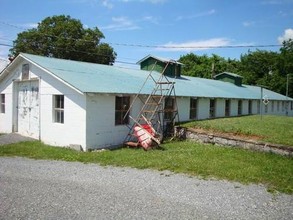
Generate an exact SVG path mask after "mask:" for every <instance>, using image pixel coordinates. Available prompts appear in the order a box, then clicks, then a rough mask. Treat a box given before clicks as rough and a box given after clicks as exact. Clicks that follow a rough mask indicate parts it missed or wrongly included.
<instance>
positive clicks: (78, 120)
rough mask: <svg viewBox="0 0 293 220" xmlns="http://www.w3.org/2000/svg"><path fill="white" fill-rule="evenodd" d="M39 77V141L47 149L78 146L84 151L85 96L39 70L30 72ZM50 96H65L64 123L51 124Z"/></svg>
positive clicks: (51, 105)
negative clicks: (47, 145) (44, 144)
mask: <svg viewBox="0 0 293 220" xmlns="http://www.w3.org/2000/svg"><path fill="white" fill-rule="evenodd" d="M32 71H34V72H36V73H37V74H38V75H39V76H40V77H41V80H40V105H41V109H40V118H41V124H40V129H41V130H40V137H41V140H42V141H43V142H45V143H47V144H50V145H56V146H69V145H71V144H73V145H81V146H82V148H83V149H84V150H86V142H85V132H86V129H85V123H86V111H85V108H86V103H85V96H84V95H82V94H80V93H78V92H77V91H75V90H73V89H71V88H70V87H68V86H65V85H64V84H63V83H61V82H60V81H59V80H56V79H55V78H54V77H52V76H51V75H49V74H46V73H44V72H43V71H42V70H40V69H39V68H32ZM53 95H64V123H63V124H61V123H55V122H54V121H53Z"/></svg>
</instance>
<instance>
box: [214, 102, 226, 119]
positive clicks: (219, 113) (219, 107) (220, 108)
mask: <svg viewBox="0 0 293 220" xmlns="http://www.w3.org/2000/svg"><path fill="white" fill-rule="evenodd" d="M220 117H225V99H216V118H220Z"/></svg>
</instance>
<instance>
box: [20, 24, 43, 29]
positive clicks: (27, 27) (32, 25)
mask: <svg viewBox="0 0 293 220" xmlns="http://www.w3.org/2000/svg"><path fill="white" fill-rule="evenodd" d="M38 25H39V24H38V23H26V24H20V25H19V26H20V27H22V28H24V29H31V28H37V27H38Z"/></svg>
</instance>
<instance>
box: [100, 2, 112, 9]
mask: <svg viewBox="0 0 293 220" xmlns="http://www.w3.org/2000/svg"><path fill="white" fill-rule="evenodd" d="M102 5H103V6H105V7H106V8H108V9H112V8H113V7H114V5H113V3H112V2H111V1H110V0H102Z"/></svg>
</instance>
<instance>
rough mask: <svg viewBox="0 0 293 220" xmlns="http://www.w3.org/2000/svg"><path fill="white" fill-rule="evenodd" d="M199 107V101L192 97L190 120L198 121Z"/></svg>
mask: <svg viewBox="0 0 293 220" xmlns="http://www.w3.org/2000/svg"><path fill="white" fill-rule="evenodd" d="M197 106H198V99H197V98H193V97H191V98H190V102H189V119H197Z"/></svg>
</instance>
